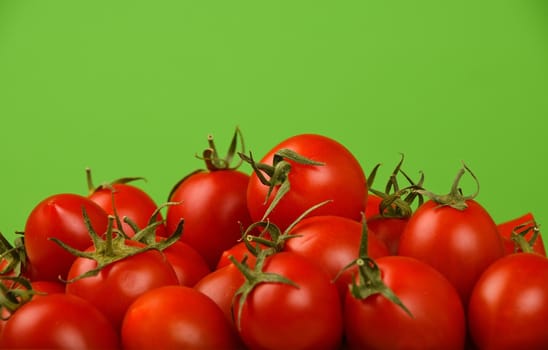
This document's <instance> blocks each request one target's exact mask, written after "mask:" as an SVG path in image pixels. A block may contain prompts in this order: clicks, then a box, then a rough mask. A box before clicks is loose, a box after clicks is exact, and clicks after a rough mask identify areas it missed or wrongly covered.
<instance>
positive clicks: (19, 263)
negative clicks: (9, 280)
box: [0, 233, 27, 276]
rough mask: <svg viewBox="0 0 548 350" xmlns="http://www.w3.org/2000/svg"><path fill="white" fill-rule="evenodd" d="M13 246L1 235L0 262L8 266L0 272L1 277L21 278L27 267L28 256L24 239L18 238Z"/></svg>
mask: <svg viewBox="0 0 548 350" xmlns="http://www.w3.org/2000/svg"><path fill="white" fill-rule="evenodd" d="M14 243H15V244H14V245H12V244H11V243H10V242H9V241H8V240H7V239H6V237H4V235H3V234H2V233H0V261H2V260H5V261H6V264H5V265H4V266H3V268H2V270H0V275H7V274H10V273H11V275H13V276H20V275H21V273H22V272H23V271H24V270H25V269H26V267H27V254H26V251H25V245H24V240H23V237H22V236H21V237H17V238H16V239H15V241H14Z"/></svg>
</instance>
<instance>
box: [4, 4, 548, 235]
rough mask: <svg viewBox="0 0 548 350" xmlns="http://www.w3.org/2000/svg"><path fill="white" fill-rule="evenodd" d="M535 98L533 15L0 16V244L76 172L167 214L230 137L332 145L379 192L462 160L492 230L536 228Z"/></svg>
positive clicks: (542, 207) (180, 9)
mask: <svg viewBox="0 0 548 350" xmlns="http://www.w3.org/2000/svg"><path fill="white" fill-rule="evenodd" d="M547 93H548V2H546V1H542V0H515V1H505V0H501V1H494V0H491V1H471V0H465V1H423V0H416V1H371V0H361V1H296V0H295V1H259V0H255V1H206V0H203V1H182V0H181V1H166V0H157V1H136V0H134V1H73V0H70V1H69V0H65V1H60V0H49V1H46V0H43V1H22V0H18V1H15V0H14V1H7V0H0V123H1V125H2V127H1V129H0V130H1V135H0V166H1V167H2V169H1V173H0V180H1V181H0V231H2V232H3V233H4V234H5V235H6V236H8V237H13V236H14V232H15V231H16V230H19V231H20V230H23V229H24V224H25V220H26V217H27V215H28V214H29V213H30V211H31V210H32V208H33V207H34V206H35V205H36V204H37V203H38V202H39V201H40V200H42V199H43V198H45V197H46V196H49V195H51V194H54V193H60V192H73V193H80V194H86V191H87V185H86V180H85V168H86V167H90V168H91V169H92V171H93V174H94V179H95V182H96V183H101V182H104V181H109V180H113V179H115V178H119V177H123V176H143V177H145V178H146V179H147V181H146V182H141V183H140V184H139V186H140V187H142V188H143V189H145V190H146V191H148V192H149V193H150V194H151V195H152V196H153V198H154V199H155V200H156V201H157V202H164V201H165V200H166V199H167V194H168V192H169V190H170V189H171V187H172V186H173V184H174V183H175V182H176V181H177V180H179V179H180V178H181V177H182V176H184V175H186V174H187V173H188V172H190V171H192V170H194V169H196V168H198V167H201V165H202V164H201V162H200V161H199V160H197V159H196V158H195V157H194V155H195V153H197V152H200V151H201V150H202V149H203V148H204V147H205V146H206V145H207V143H206V137H207V135H208V134H213V135H214V137H215V138H216V140H217V143H218V146H219V148H220V150H221V151H223V152H224V151H225V150H226V146H227V145H228V143H229V141H230V137H231V136H232V133H233V131H234V128H235V127H236V126H237V125H238V126H239V127H240V128H241V130H242V132H243V134H244V137H245V140H246V146H247V149H248V150H251V151H253V152H254V154H256V155H261V154H263V153H264V152H266V151H267V150H268V149H269V148H270V147H271V146H273V145H275V144H276V143H278V142H279V141H281V140H282V139H284V138H286V137H289V136H291V135H294V134H297V133H307V132H314V133H321V134H324V135H327V136H330V137H333V138H335V139H337V140H338V141H340V142H341V143H343V144H344V145H345V146H347V147H348V148H349V149H350V150H351V151H352V152H353V153H354V154H355V155H356V157H357V158H358V159H359V160H360V162H361V163H362V165H363V167H364V169H365V170H366V171H367V172H369V170H370V169H371V168H372V167H373V165H374V164H376V163H382V164H383V166H382V168H381V171H380V173H379V180H378V181H379V184H381V183H382V184H384V181H385V179H386V176H387V175H388V173H389V172H390V171H391V170H392V168H393V167H394V166H395V165H396V163H397V161H398V160H399V157H400V155H399V154H400V152H401V153H404V154H405V157H406V160H405V163H404V169H405V170H406V171H407V172H408V173H409V174H410V175H411V176H412V177H413V178H417V177H418V174H419V171H420V170H422V171H424V173H425V176H426V180H425V186H426V187H427V188H429V189H430V190H432V191H434V192H438V193H446V192H448V190H449V187H450V185H451V183H452V181H453V179H454V177H455V174H456V173H457V171H458V170H459V168H460V167H461V162H462V161H464V162H465V163H466V164H467V165H468V166H469V167H470V168H471V169H472V170H473V171H474V172H475V174H476V175H477V177H478V178H479V181H480V183H481V191H480V194H479V196H478V197H477V200H478V201H480V202H481V203H482V204H483V205H484V206H485V207H486V208H487V209H488V210H489V211H490V212H491V214H492V216H493V218H494V219H495V220H496V221H497V222H500V221H504V220H506V219H511V218H513V217H516V216H519V215H521V214H524V213H526V212H528V211H531V212H533V214H534V215H535V217H536V218H537V221H538V222H539V223H540V225H541V229H542V225H543V223H546V222H548V212H547V210H548V206H547V204H546V200H547V198H548V187H547V186H546V171H547V169H548V167H547V150H548V147H547V143H546V140H545V137H546V132H547V131H548V127H547V126H546V122H545V120H546V118H547V116H548V113H547V112H548V95H547ZM242 169H243V170H245V171H249V170H250V169H249V168H248V167H244V168H242ZM462 185H463V190H464V192H465V193H472V192H473V191H474V190H475V187H474V184H473V182H472V181H471V180H470V177H465V178H464V179H463V181H462ZM545 231H546V233H548V229H546V230H545ZM545 237H548V236H546V234H545Z"/></svg>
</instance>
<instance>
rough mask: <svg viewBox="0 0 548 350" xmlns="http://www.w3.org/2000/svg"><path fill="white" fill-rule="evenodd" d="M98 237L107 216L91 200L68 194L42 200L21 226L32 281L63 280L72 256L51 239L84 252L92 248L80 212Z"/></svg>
mask: <svg viewBox="0 0 548 350" xmlns="http://www.w3.org/2000/svg"><path fill="white" fill-rule="evenodd" d="M84 209H85V212H86V215H87V216H88V218H89V221H90V223H91V227H92V228H93V230H94V231H95V232H97V233H98V234H99V235H102V234H104V233H105V232H106V230H107V227H108V214H107V213H106V212H105V210H104V209H103V208H101V207H100V206H99V205H98V204H97V203H95V202H93V201H92V200H91V199H89V198H87V197H84V196H81V195H78V194H72V193H61V194H55V195H52V196H50V197H47V198H45V199H44V200H42V201H41V202H40V203H38V205H36V207H35V208H34V209H33V210H32V211H31V213H30V214H29V216H28V217H27V222H26V225H25V233H24V239H25V248H26V252H27V257H28V259H29V262H30V265H31V267H32V278H33V279H36V280H50V281H57V280H59V278H62V279H66V277H67V273H68V270H69V269H70V266H71V265H72V263H73V262H74V260H75V259H76V257H75V256H74V255H72V254H71V253H69V252H68V251H66V250H64V249H63V248H61V247H60V246H59V245H57V244H56V243H55V242H53V241H52V240H51V238H57V239H59V240H60V241H62V242H64V243H66V244H67V245H69V246H71V247H73V248H75V249H79V250H84V249H86V248H87V247H89V245H90V244H92V240H91V236H90V233H89V230H88V227H87V226H86V223H85V220H84V216H83V210H84Z"/></svg>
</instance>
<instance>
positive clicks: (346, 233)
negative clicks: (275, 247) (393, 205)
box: [283, 215, 388, 297]
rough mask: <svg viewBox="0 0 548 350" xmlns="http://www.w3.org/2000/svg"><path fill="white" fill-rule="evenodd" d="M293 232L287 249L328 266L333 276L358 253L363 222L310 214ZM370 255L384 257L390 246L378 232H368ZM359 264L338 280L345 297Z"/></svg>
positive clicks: (287, 243)
mask: <svg viewBox="0 0 548 350" xmlns="http://www.w3.org/2000/svg"><path fill="white" fill-rule="evenodd" d="M289 234H291V235H294V237H292V238H290V239H288V240H287V241H286V242H285V245H284V248H283V250H284V251H287V252H292V253H295V254H299V255H301V256H304V257H306V258H308V259H310V260H311V261H314V262H316V263H318V264H319V265H320V266H321V267H322V268H324V269H325V270H326V272H327V273H328V275H329V277H330V278H331V280H334V279H335V277H336V276H337V275H338V274H339V272H340V271H341V270H342V269H343V268H344V267H345V266H347V265H348V264H349V263H351V262H352V261H354V260H355V259H356V258H357V257H358V253H359V251H358V250H359V246H360V242H361V239H362V224H361V223H359V222H357V221H355V220H352V219H349V218H345V217H342V216H332V215H323V216H310V217H306V218H304V219H303V220H301V221H300V222H299V223H297V224H296V225H295V226H294V227H293V229H292V230H291V231H289ZM367 247H368V255H369V256H370V257H371V258H373V259H376V258H380V257H381V256H386V255H388V249H387V248H386V246H385V245H384V243H383V242H381V241H380V240H379V239H378V238H377V237H376V236H375V234H372V233H370V234H369V235H368V246H367ZM355 273H356V269H355V268H351V269H348V270H346V271H345V272H344V273H342V274H341V275H340V276H339V278H338V279H337V280H336V282H335V283H336V285H337V287H338V289H339V293H340V294H341V297H342V296H344V295H345V294H346V290H347V289H348V284H349V283H350V282H351V281H352V276H353V274H355Z"/></svg>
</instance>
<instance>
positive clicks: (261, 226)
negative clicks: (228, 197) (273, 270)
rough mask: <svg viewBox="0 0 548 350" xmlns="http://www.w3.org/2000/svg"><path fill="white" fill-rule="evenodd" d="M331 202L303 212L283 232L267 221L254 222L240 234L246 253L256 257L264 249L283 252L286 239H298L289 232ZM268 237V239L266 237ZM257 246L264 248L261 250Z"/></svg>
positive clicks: (321, 203) (314, 206) (319, 204)
mask: <svg viewBox="0 0 548 350" xmlns="http://www.w3.org/2000/svg"><path fill="white" fill-rule="evenodd" d="M329 202H331V200H326V201H323V202H320V203H318V204H316V205H313V206H312V207H310V208H308V209H307V210H305V211H304V212H303V213H302V214H301V215H299V217H298V218H297V219H295V220H294V221H293V222H292V223H291V224H290V225H289V226H288V227H287V228H286V229H285V230H284V231H283V232H282V231H281V230H280V228H279V227H278V226H277V225H276V224H274V223H272V222H270V221H269V220H268V219H265V220H262V221H258V222H255V223H253V224H251V225H249V227H248V228H247V229H246V230H245V231H244V232H243V233H242V240H243V242H244V243H245V245H246V247H247V249H248V251H249V252H250V253H251V254H253V255H255V256H258V254H259V252H260V251H262V250H264V249H269V250H270V251H271V252H272V253H277V252H280V251H282V250H283V248H284V245H285V242H286V241H287V240H288V239H291V238H295V237H299V235H296V234H293V233H292V232H291V231H292V230H293V228H294V227H295V225H297V224H298V223H299V222H300V221H301V220H303V219H304V218H305V217H306V216H308V215H309V214H310V213H311V212H313V211H314V210H316V209H318V208H320V207H321V206H324V205H325V204H327V203H329ZM255 230H258V231H259V234H258V235H255V234H252V232H254V231H255ZM267 235H268V238H266V236H267ZM259 246H263V247H265V248H264V249H261V248H260V247H259Z"/></svg>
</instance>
